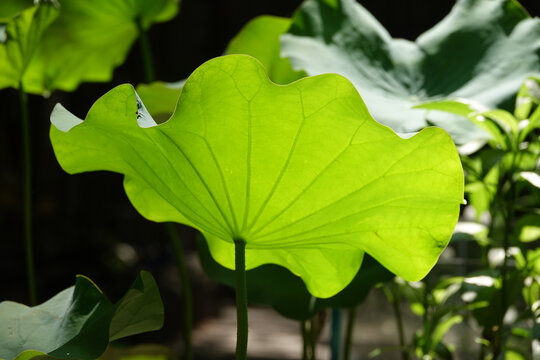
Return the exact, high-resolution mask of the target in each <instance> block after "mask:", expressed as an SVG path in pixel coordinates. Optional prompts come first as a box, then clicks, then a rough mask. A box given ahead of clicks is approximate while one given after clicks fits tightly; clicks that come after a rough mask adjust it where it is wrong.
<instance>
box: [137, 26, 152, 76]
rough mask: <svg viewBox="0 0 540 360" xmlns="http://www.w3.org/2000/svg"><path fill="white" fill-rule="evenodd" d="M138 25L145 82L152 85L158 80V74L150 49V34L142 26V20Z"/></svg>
mask: <svg viewBox="0 0 540 360" xmlns="http://www.w3.org/2000/svg"><path fill="white" fill-rule="evenodd" d="M136 23H137V29H138V30H139V44H140V45H141V53H142V59H143V64H144V76H145V81H146V82H147V83H151V82H152V81H154V80H155V79H156V73H155V67H154V60H153V58H152V50H151V48H150V41H149V40H148V34H147V33H146V30H145V29H144V27H143V25H142V21H141V19H140V18H139V19H137V20H136Z"/></svg>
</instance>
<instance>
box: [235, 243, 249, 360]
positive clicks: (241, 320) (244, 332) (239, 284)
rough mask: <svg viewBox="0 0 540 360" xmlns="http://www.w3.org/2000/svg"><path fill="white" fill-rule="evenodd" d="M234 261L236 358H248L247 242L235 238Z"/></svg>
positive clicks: (244, 359)
mask: <svg viewBox="0 0 540 360" xmlns="http://www.w3.org/2000/svg"><path fill="white" fill-rule="evenodd" d="M234 262H235V278H236V327H237V333H236V357H235V359H236V360H246V359H247V345H248V307H247V288H246V243H245V242H244V240H242V239H234Z"/></svg>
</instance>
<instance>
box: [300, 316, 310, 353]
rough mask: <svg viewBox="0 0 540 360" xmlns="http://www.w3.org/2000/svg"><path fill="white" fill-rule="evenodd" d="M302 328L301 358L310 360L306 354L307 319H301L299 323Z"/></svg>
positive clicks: (307, 341) (307, 344) (307, 348)
mask: <svg viewBox="0 0 540 360" xmlns="http://www.w3.org/2000/svg"><path fill="white" fill-rule="evenodd" d="M301 328H302V345H303V346H302V360H310V358H311V357H310V356H309V355H308V353H309V349H310V345H309V333H308V320H303V321H302V323H301Z"/></svg>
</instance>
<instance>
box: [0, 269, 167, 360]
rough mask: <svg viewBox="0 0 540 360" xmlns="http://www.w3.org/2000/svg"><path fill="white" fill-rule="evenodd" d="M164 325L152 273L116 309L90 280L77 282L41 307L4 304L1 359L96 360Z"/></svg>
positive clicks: (0, 312) (81, 278) (144, 274)
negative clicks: (112, 345)
mask: <svg viewBox="0 0 540 360" xmlns="http://www.w3.org/2000/svg"><path fill="white" fill-rule="evenodd" d="M162 323H163V305H162V303H161V299H160V297H159V292H158V289H157V286H156V283H155V281H154V279H153V278H152V276H151V275H150V274H149V273H147V272H144V271H143V272H141V273H140V275H139V277H138V278H137V280H136V281H135V282H134V284H133V285H132V286H131V288H130V289H129V291H128V292H127V293H126V295H125V296H124V297H123V298H122V300H120V301H119V302H118V303H117V304H116V305H114V304H112V303H111V302H110V301H109V300H108V299H107V298H106V297H105V296H104V295H103V293H102V292H101V290H100V289H99V288H98V287H97V286H96V285H95V284H94V283H93V282H92V281H91V280H90V279H88V278H86V277H84V276H77V280H76V282H75V286H73V287H70V288H68V289H66V290H64V291H62V292H60V293H58V294H57V295H56V296H54V297H53V298H51V299H50V300H48V301H47V302H45V303H43V304H40V305H38V306H35V307H28V306H26V305H22V304H18V303H15V302H11V301H4V302H2V303H0V324H2V326H0V358H1V359H6V360H11V359H14V358H16V359H17V360H26V359H31V358H32V357H33V356H36V355H37V352H38V351H39V352H43V353H45V354H48V355H50V356H52V357H58V358H63V359H83V360H86V359H88V360H93V359H96V358H97V357H99V356H100V355H101V354H102V353H103V352H104V351H105V348H106V347H107V344H108V343H109V341H112V340H114V339H118V338H121V337H124V336H128V335H133V334H137V333H141V332H145V331H151V330H156V329H158V328H160V327H161V325H162ZM109 332H110V335H109ZM27 350H33V352H32V351H27ZM50 356H49V357H50Z"/></svg>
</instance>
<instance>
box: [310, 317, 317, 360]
mask: <svg viewBox="0 0 540 360" xmlns="http://www.w3.org/2000/svg"><path fill="white" fill-rule="evenodd" d="M309 331H310V332H309V337H310V339H309V345H310V352H311V360H316V359H317V314H315V315H313V317H312V318H311V319H310V320H309Z"/></svg>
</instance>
